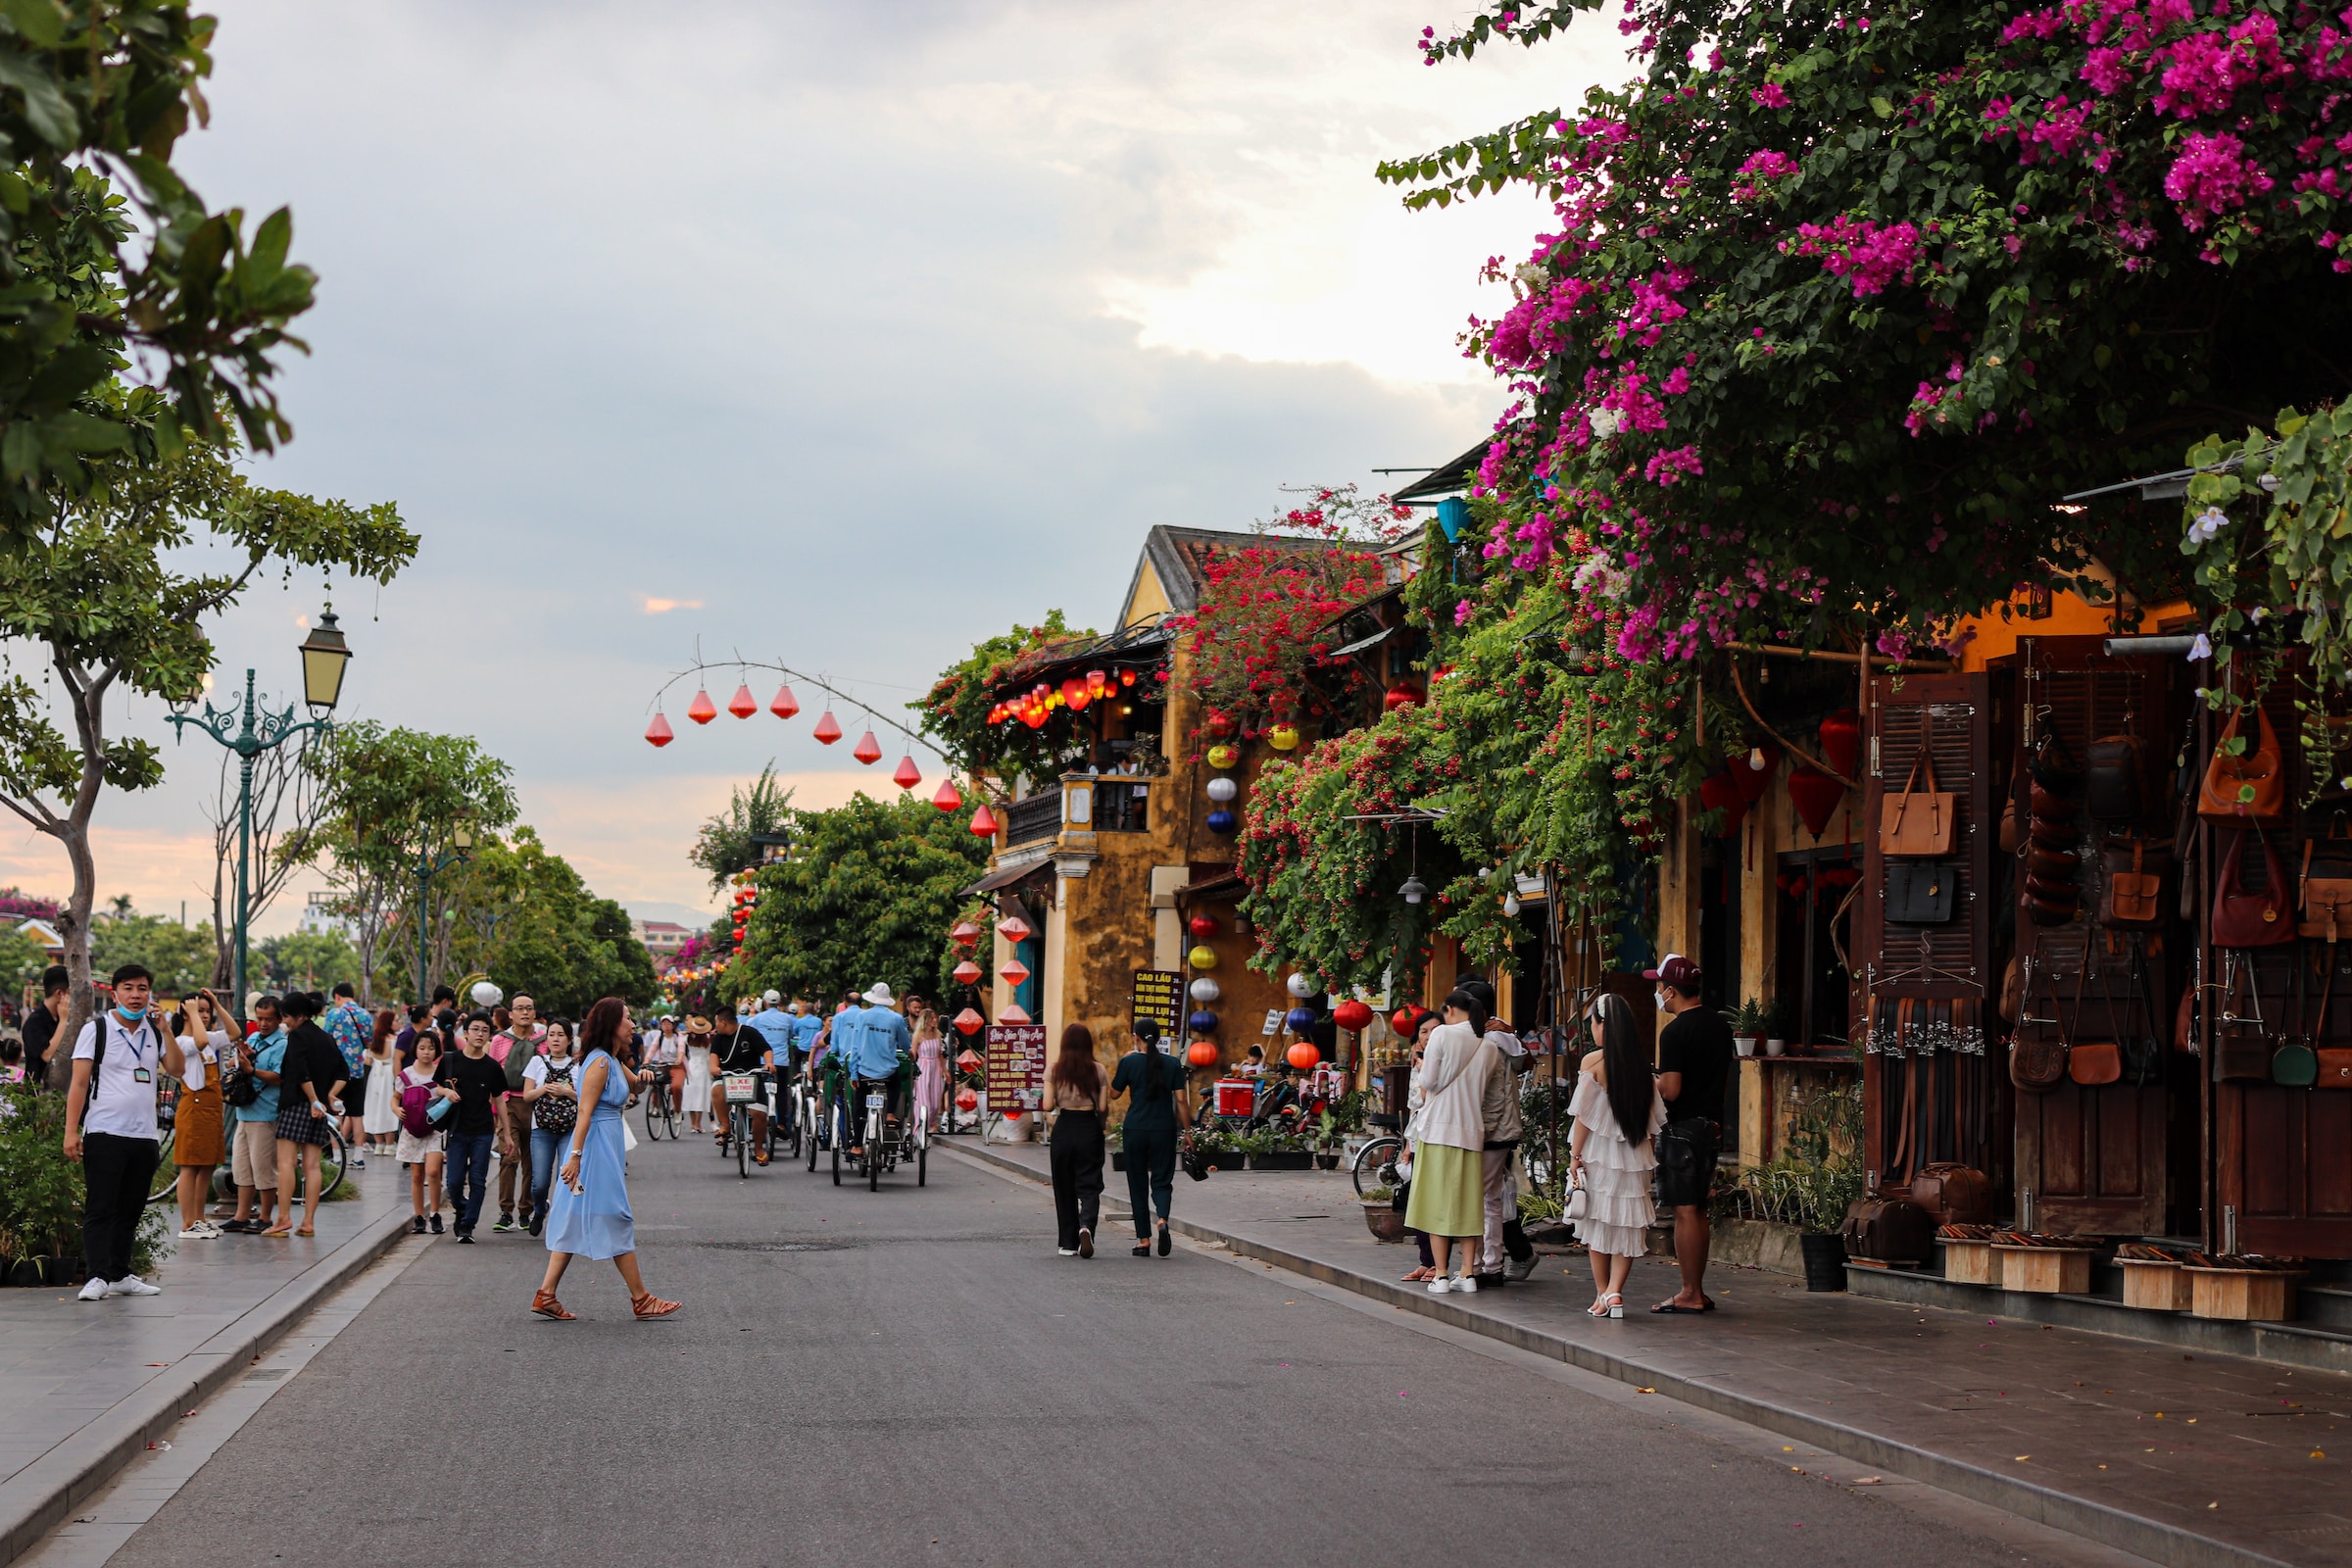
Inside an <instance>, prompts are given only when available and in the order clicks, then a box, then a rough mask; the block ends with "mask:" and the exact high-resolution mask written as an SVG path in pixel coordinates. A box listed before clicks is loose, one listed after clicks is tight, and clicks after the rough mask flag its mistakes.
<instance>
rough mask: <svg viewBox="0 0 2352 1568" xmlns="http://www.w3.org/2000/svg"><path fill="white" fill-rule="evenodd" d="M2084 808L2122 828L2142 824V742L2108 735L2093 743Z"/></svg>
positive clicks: (2085, 771)
mask: <svg viewBox="0 0 2352 1568" xmlns="http://www.w3.org/2000/svg"><path fill="white" fill-rule="evenodd" d="M2082 804H2083V806H2084V807H2085V808H2086V809H2088V810H2089V812H2090V814H2091V816H2092V817H2093V818H2094V819H2095V820H2097V821H2101V822H2107V823H2112V824H2115V825H2118V826H2121V825H2126V824H2129V823H2133V822H2137V821H2138V820H2139V742H2138V741H2137V740H2136V739H2134V738H2133V737H2131V736H2130V735H2107V736H2102V737H2101V738H2100V739H2098V740H2095V741H2092V742H2091V743H2090V764H2089V766H2087V767H2086V768H2084V769H2083V773H2082Z"/></svg>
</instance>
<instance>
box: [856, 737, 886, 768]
mask: <svg viewBox="0 0 2352 1568" xmlns="http://www.w3.org/2000/svg"><path fill="white" fill-rule="evenodd" d="M850 755H851V756H852V757H855V758H856V759H858V760H859V761H860V762H863V763H864V764H865V765H866V766H868V767H871V766H873V765H874V764H875V763H876V762H879V761H880V760H882V743H881V742H880V741H878V740H876V739H874V732H873V731H872V730H870V729H869V730H867V731H866V732H865V733H864V734H862V735H860V736H858V744H857V745H855V746H853V747H851V748H850Z"/></svg>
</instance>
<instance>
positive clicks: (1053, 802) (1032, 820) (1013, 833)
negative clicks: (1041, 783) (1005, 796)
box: [1005, 789, 1061, 849]
mask: <svg viewBox="0 0 2352 1568" xmlns="http://www.w3.org/2000/svg"><path fill="white" fill-rule="evenodd" d="M1060 831H1061V791H1059V790H1058V789H1053V790H1046V791H1044V792H1043V793H1041V794H1037V795H1032V796H1030V797H1029V798H1028V799H1027V800H1025V801H1015V802H1013V803H1012V804H1011V805H1010V806H1008V807H1006V808H1005V848H1006V849H1011V848H1013V847H1014V846H1016V845H1021V844H1035V843H1037V842H1039V841H1040V840H1042V839H1050V838H1053V837H1054V835H1055V834H1057V833H1059V832H1060Z"/></svg>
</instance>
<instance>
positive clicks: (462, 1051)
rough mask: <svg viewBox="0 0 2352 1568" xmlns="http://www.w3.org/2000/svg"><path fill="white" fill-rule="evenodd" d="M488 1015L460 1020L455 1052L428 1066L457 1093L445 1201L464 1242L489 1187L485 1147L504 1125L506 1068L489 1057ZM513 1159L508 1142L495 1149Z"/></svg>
mask: <svg viewBox="0 0 2352 1568" xmlns="http://www.w3.org/2000/svg"><path fill="white" fill-rule="evenodd" d="M489 1053H490V1015H489V1014H488V1013H486V1012H476V1013H473V1014H471V1015H470V1016H468V1017H467V1018H466V1032H465V1034H463V1035H461V1036H460V1037H459V1053H458V1054H456V1055H449V1056H443V1057H442V1058H441V1064H440V1065H439V1066H437V1067H435V1068H434V1069H433V1081H434V1082H435V1083H437V1084H441V1085H444V1086H446V1087H448V1088H450V1089H452V1090H455V1091H456V1092H457V1097H458V1099H457V1103H456V1104H454V1105H452V1106H451V1107H450V1111H449V1202H450V1206H451V1207H452V1208H454V1209H456V1210H457V1211H458V1213H457V1221H458V1224H457V1231H458V1240H459V1241H461V1242H467V1243H470V1242H471V1241H472V1240H473V1227H474V1224H475V1223H476V1222H477V1221H478V1220H480V1219H481V1217H482V1198H483V1195H484V1194H486V1193H488V1192H489V1190H490V1151H491V1148H492V1146H493V1145H494V1144H496V1143H498V1142H499V1139H500V1130H501V1128H502V1127H503V1126H504V1125H505V1123H504V1121H503V1119H502V1118H501V1117H500V1116H499V1113H498V1111H499V1102H500V1101H501V1100H503V1099H504V1098H505V1097H506V1093H507V1069H506V1068H504V1067H502V1066H500V1065H499V1064H498V1063H497V1062H496V1061H494V1060H492V1059H491V1056H490V1054H489ZM499 1154H500V1155H501V1157H503V1158H506V1159H513V1158H514V1157H515V1151H514V1148H513V1146H512V1145H509V1146H508V1147H505V1148H502V1149H500V1150H499Z"/></svg>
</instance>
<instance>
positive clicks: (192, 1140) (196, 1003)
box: [172, 991, 229, 1242]
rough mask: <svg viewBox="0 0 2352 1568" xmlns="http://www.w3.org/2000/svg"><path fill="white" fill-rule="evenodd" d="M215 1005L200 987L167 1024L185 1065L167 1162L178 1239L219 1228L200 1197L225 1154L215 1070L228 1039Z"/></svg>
mask: <svg viewBox="0 0 2352 1568" xmlns="http://www.w3.org/2000/svg"><path fill="white" fill-rule="evenodd" d="M172 1034H173V1035H175V1036H176V1037H177V1038H178V1040H179V1051H180V1055H181V1056H182V1057H183V1058H185V1060H186V1063H187V1066H186V1071H185V1074H184V1076H182V1077H181V1079H180V1081H179V1104H178V1107H177V1109H176V1110H175V1111H174V1112H173V1115H172V1163H173V1164H175V1165H177V1166H178V1167H179V1226H180V1229H179V1239H180V1240H181V1241H183V1242H194V1241H211V1240H212V1239H213V1238H214V1237H216V1236H219V1235H220V1234H221V1227H219V1226H218V1225H215V1224H214V1223H213V1222H212V1221H211V1220H209V1219H206V1218H205V1217H204V1195H205V1194H207V1193H209V1192H211V1191H212V1190H213V1172H214V1171H215V1170H216V1169H218V1168H219V1166H220V1164H221V1160H222V1158H223V1157H225V1156H226V1154H227V1152H228V1142H227V1136H226V1134H227V1116H228V1107H227V1104H226V1103H224V1102H223V1101H222V1100H221V1070H222V1066H223V1064H224V1063H225V1062H226V1061H227V1059H228V1055H229V1040H228V1033H227V1031H226V1030H224V1029H222V1028H221V1015H220V1012H219V1004H218V1003H216V1002H215V1001H214V1000H213V994H212V993H211V992H209V991H200V992H198V993H197V994H196V995H195V996H192V997H190V998H188V1000H187V1002H186V1003H185V1004H184V1005H182V1006H181V1008H180V1010H179V1014H178V1016H177V1017H175V1018H174V1019H172Z"/></svg>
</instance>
